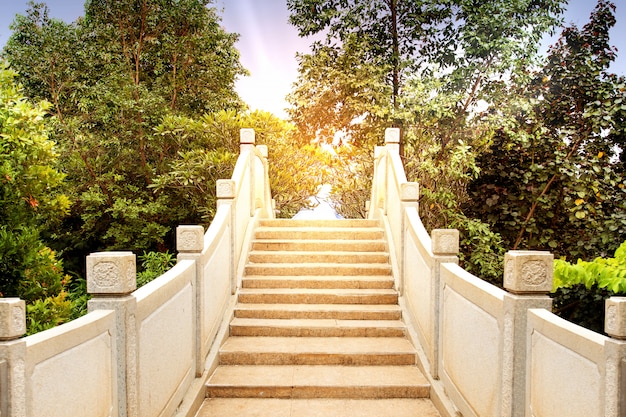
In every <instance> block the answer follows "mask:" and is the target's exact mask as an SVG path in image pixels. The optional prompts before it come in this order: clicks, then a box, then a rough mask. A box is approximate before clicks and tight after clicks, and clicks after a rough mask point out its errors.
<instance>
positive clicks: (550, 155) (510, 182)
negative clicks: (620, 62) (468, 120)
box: [466, 0, 626, 260]
mask: <svg viewBox="0 0 626 417" xmlns="http://www.w3.org/2000/svg"><path fill="white" fill-rule="evenodd" d="M614 9H615V6H614V5H613V4H612V3H610V2H608V1H605V0H600V1H599V2H598V5H597V6H596V8H595V10H594V11H593V13H592V14H591V18H590V21H589V23H587V24H586V25H585V26H584V27H582V28H581V29H578V28H576V27H574V26H572V27H568V28H566V29H565V30H564V31H563V33H562V34H561V37H560V39H559V40H558V42H557V43H556V44H555V45H553V46H552V47H551V49H550V50H549V55H548V60H547V63H546V64H545V66H544V67H543V68H541V69H540V70H538V71H537V72H536V73H535V74H534V78H533V82H532V83H530V84H528V85H527V86H525V88H522V89H521V91H520V94H522V95H523V96H524V97H526V98H528V99H529V100H521V101H518V103H521V104H523V105H521V106H520V105H518V106H514V107H513V109H512V110H513V111H512V113H511V115H512V116H513V119H508V120H507V118H505V117H504V115H503V114H501V116H502V120H503V124H502V127H501V128H500V129H498V130H497V132H496V133H495V136H494V141H493V144H492V145H491V147H490V148H489V150H488V151H487V152H486V153H484V154H483V155H481V156H480V160H479V166H480V168H481V174H480V177H479V178H478V179H477V180H476V181H474V182H473V183H472V185H471V193H472V196H473V201H472V203H471V204H470V205H468V206H467V207H466V211H467V212H468V213H471V214H472V215H473V216H477V217H480V218H482V219H484V220H485V221H487V222H489V223H490V224H491V225H492V226H493V228H494V229H495V230H498V231H499V232H500V233H501V234H502V236H503V238H504V240H505V243H506V245H507V247H510V248H513V249H518V248H539V249H545V250H552V251H554V252H555V253H556V255H558V256H566V257H568V258H570V259H572V260H576V259H577V258H583V259H592V258H594V257H596V256H599V255H607V254H612V253H613V252H614V251H615V249H616V248H617V247H618V246H619V244H620V243H621V242H623V241H624V240H626V204H625V203H624V202H625V201H626V199H625V197H626V183H625V182H624V172H625V170H624V161H625V158H626V156H625V155H624V143H625V142H626V79H625V78H624V77H623V76H621V77H618V76H616V75H615V74H612V73H610V72H609V65H610V63H611V62H612V61H613V60H614V59H615V56H616V55H615V50H614V48H612V47H611V46H610V43H609V30H610V29H611V27H613V25H614V24H615V17H614V14H613V13H614ZM529 104H530V105H529ZM485 199H486V200H485ZM483 201H486V203H487V204H486V205H484V204H482V202H483Z"/></svg>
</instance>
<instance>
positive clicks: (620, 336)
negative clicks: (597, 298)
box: [604, 297, 626, 417]
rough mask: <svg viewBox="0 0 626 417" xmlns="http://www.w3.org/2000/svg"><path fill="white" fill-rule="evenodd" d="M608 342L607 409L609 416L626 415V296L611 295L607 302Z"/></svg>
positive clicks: (605, 323) (606, 323) (606, 414)
mask: <svg viewBox="0 0 626 417" xmlns="http://www.w3.org/2000/svg"><path fill="white" fill-rule="evenodd" d="M604 331H605V332H606V333H607V334H608V335H609V336H610V337H611V339H609V341H608V342H607V344H606V370H605V372H606V386H605V395H606V398H605V407H606V408H605V411H604V415H605V416H607V417H618V416H626V297H611V298H609V299H608V300H606V304H605V321H604Z"/></svg>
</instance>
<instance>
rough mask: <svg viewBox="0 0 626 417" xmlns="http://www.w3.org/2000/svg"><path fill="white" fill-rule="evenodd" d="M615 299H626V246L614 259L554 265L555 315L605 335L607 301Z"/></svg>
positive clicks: (620, 247) (562, 262)
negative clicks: (610, 298)
mask: <svg viewBox="0 0 626 417" xmlns="http://www.w3.org/2000/svg"><path fill="white" fill-rule="evenodd" d="M613 295H626V242H623V243H622V244H621V245H620V246H619V248H617V250H616V251H615V256H614V257H613V258H596V259H594V260H593V261H592V262H587V261H582V260H578V262H576V263H575V264H572V263H569V262H567V261H565V260H562V259H557V260H555V261H554V288H553V297H554V312H555V313H556V314H558V315H559V316H561V317H563V318H565V319H567V320H570V321H572V322H574V323H576V324H579V325H581V326H584V327H586V328H589V329H591V330H594V331H596V332H599V333H601V332H602V331H603V329H604V301H605V300H606V299H607V298H609V297H611V296H613Z"/></svg>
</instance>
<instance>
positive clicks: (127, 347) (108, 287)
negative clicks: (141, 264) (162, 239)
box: [87, 252, 138, 417]
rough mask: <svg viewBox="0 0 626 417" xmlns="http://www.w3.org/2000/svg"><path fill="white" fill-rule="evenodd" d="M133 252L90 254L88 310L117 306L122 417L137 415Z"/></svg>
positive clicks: (88, 260) (115, 307)
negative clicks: (89, 297) (90, 297)
mask: <svg viewBox="0 0 626 417" xmlns="http://www.w3.org/2000/svg"><path fill="white" fill-rule="evenodd" d="M136 268H137V266H136V259H135V255H134V254H133V253H132V252H99V253H93V254H91V255H89V256H87V292H88V293H89V294H91V295H92V299H91V300H89V304H88V308H89V311H90V312H91V311H95V310H115V313H116V314H115V317H116V329H117V330H116V333H117V334H116V335H115V339H116V340H117V352H118V360H117V364H118V369H117V378H118V381H117V387H118V395H117V397H118V399H119V415H120V417H122V416H124V417H136V416H137V405H138V398H137V379H138V378H137V377H138V376H137V325H136V308H137V302H136V300H135V297H133V296H132V295H131V293H132V292H133V291H135V290H136V289H137V273H136Z"/></svg>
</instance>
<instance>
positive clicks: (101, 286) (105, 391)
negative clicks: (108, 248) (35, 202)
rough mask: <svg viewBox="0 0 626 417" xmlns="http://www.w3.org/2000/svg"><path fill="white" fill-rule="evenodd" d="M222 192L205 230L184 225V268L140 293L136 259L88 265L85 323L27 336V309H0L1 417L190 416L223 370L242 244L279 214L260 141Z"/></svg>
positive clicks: (245, 138) (101, 256) (244, 145)
mask: <svg viewBox="0 0 626 417" xmlns="http://www.w3.org/2000/svg"><path fill="white" fill-rule="evenodd" d="M216 187H217V190H216V191H217V196H218V199H219V201H218V208H217V212H216V215H215V218H214V220H213V222H212V223H211V225H210V227H209V228H208V230H206V232H205V230H204V228H203V227H202V226H197V225H191V226H187V225H183V226H179V227H178V229H177V231H176V237H177V250H178V258H177V264H176V265H175V266H174V267H173V268H172V269H171V270H169V271H167V272H166V273H165V274H163V275H162V276H160V277H158V278H156V279H155V280H154V281H152V282H150V283H148V284H146V285H145V286H143V287H141V288H139V289H137V288H136V259H135V255H134V254H133V253H131V252H103V253H94V254H91V255H89V256H88V257H87V263H86V265H87V290H88V292H89V293H90V294H91V296H92V298H91V300H90V301H89V313H88V314H87V315H85V316H84V317H81V318H80V319H78V320H74V321H72V322H70V323H66V324H64V325H61V326H58V327H56V328H54V329H50V330H47V331H44V332H41V333H38V334H35V335H32V336H28V337H22V336H23V335H24V333H25V331H26V311H25V305H24V301H22V300H19V299H11V298H7V299H0V416H1V417H5V416H7V417H41V416H46V417H57V416H58V417H61V416H64V417H65V416H68V415H74V416H81V417H90V416H93V417H96V416H113V417H139V416H141V417H144V416H146V417H148V416H155V417H156V416H173V415H176V416H192V415H193V414H194V413H195V411H196V410H197V409H198V407H199V404H200V403H201V401H202V400H203V399H204V392H205V388H204V382H205V381H206V377H207V376H208V375H209V374H210V372H212V370H213V369H214V368H215V366H216V365H217V362H216V358H217V356H216V347H217V346H219V344H220V343H219V341H220V340H221V338H223V337H225V333H224V332H225V330H224V329H225V327H224V326H222V323H223V321H224V320H225V318H226V319H227V318H228V317H229V314H230V313H229V311H232V306H233V305H234V297H233V295H232V294H233V293H234V292H235V289H236V286H237V285H238V283H237V276H241V271H239V270H238V268H241V266H240V265H242V259H243V260H245V259H246V258H247V250H248V245H247V244H246V243H245V241H246V239H249V236H250V234H251V231H252V230H253V229H254V225H255V224H256V222H257V221H258V219H260V218H268V217H270V218H271V217H273V215H274V210H273V202H272V200H271V193H270V189H269V179H268V166H267V148H266V147H264V146H256V145H255V140H254V131H253V130H251V129H243V130H242V132H241V149H240V156H239V158H238V160H237V163H236V165H235V169H234V172H233V176H232V177H231V178H230V179H226V180H219V181H218V183H217V185H216ZM229 308H230V310H229ZM220 332H221V333H220Z"/></svg>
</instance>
